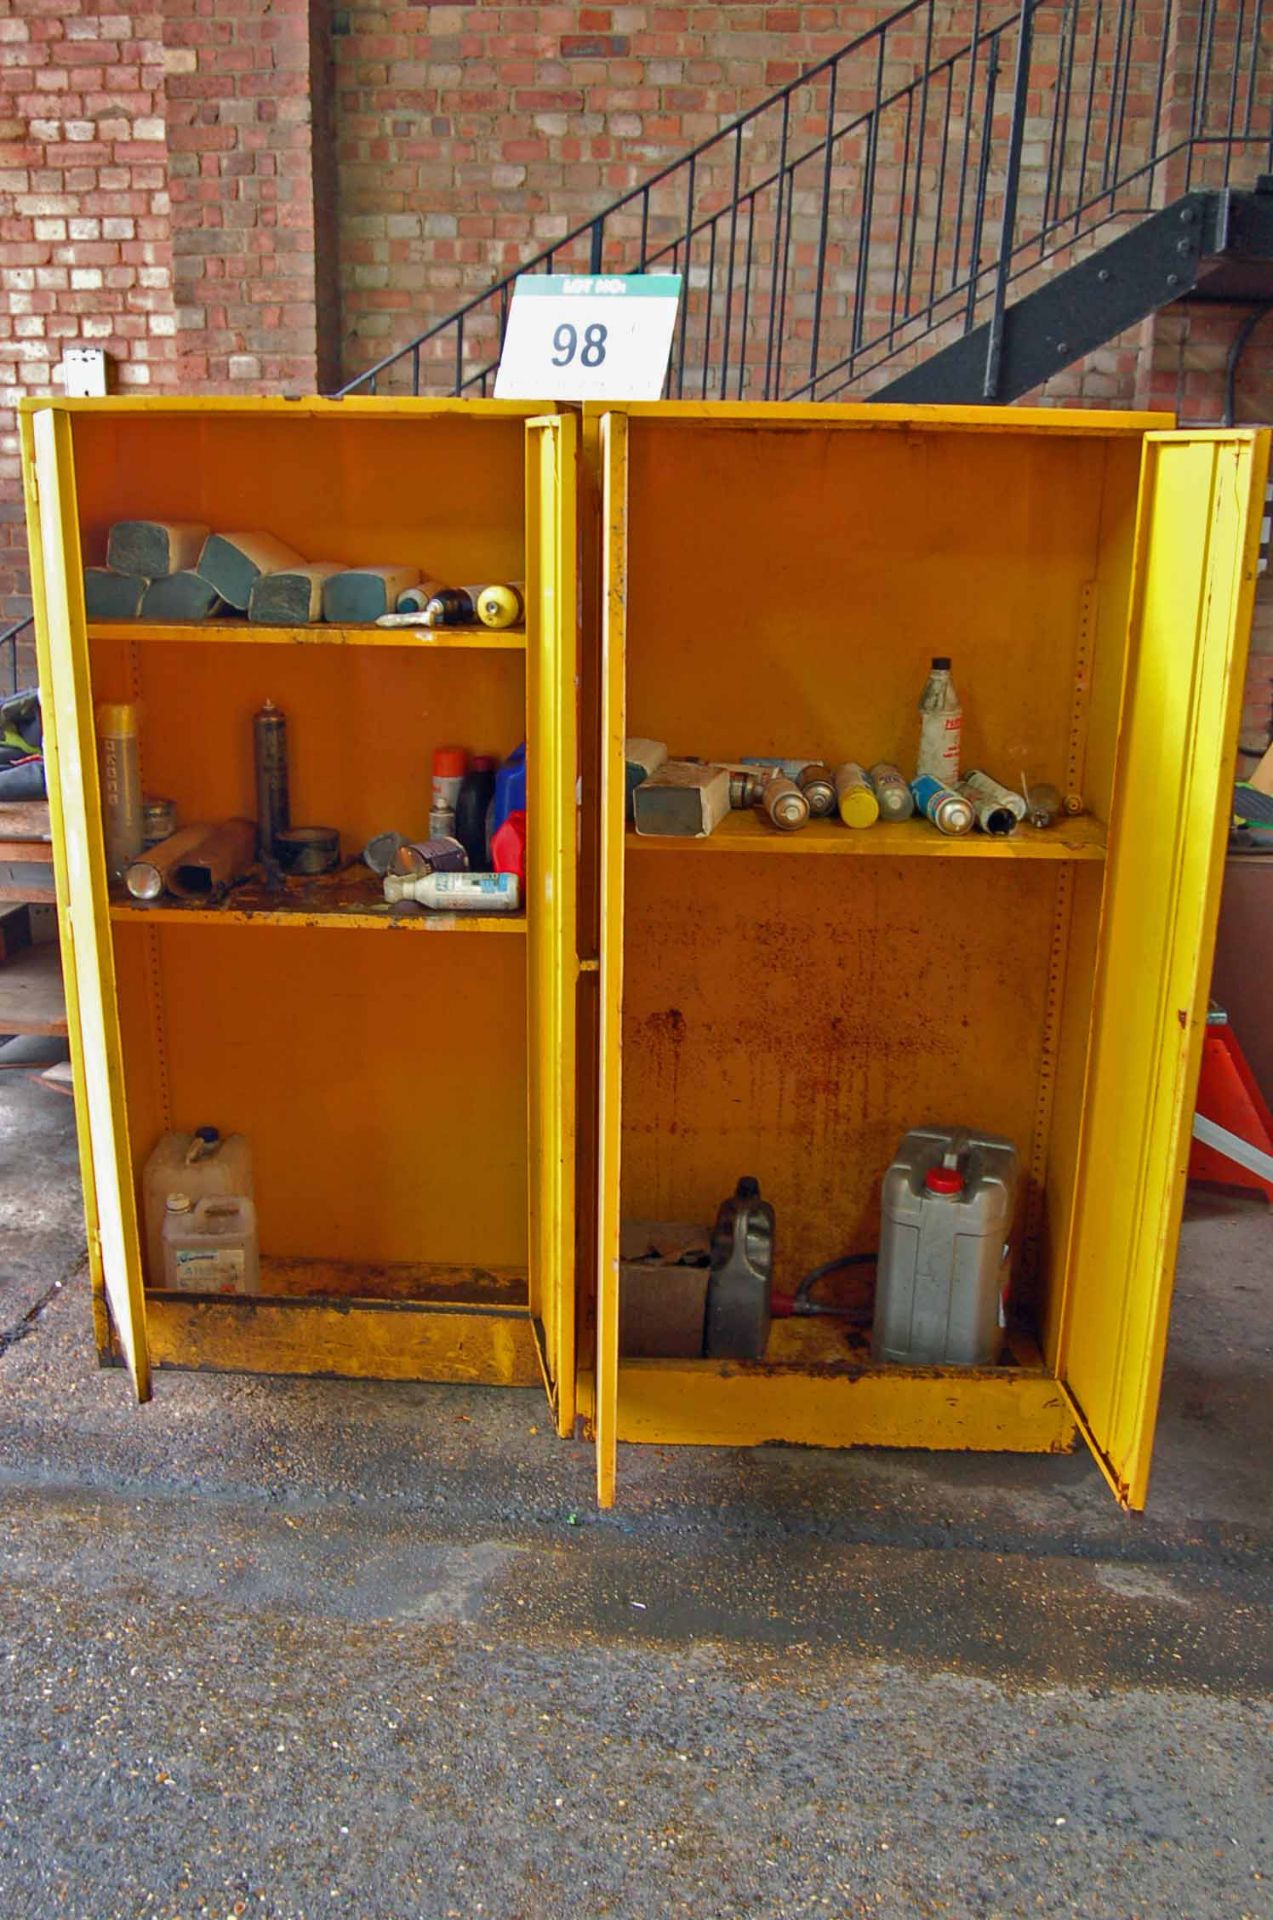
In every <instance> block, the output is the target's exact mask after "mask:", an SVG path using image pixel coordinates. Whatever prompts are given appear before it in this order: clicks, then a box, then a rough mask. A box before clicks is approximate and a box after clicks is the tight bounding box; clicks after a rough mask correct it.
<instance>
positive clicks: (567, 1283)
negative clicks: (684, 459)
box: [526, 414, 579, 1435]
mask: <svg viewBox="0 0 1273 1920" xmlns="http://www.w3.org/2000/svg"><path fill="white" fill-rule="evenodd" d="M576 441H577V428H576V422H575V420H574V417H573V416H572V415H569V414H560V415H553V416H549V417H545V418H543V419H535V420H530V421H528V422H527V428H526V499H527V503H528V514H527V551H526V606H527V654H526V718H527V728H528V733H527V739H528V745H529V750H528V753H527V827H528V840H527V851H526V908H527V938H528V945H529V952H528V955H527V1006H528V1009H529V1033H528V1036H527V1037H528V1047H527V1056H528V1064H529V1074H528V1079H529V1113H528V1116H527V1119H528V1128H529V1141H530V1156H529V1160H530V1164H529V1176H530V1309H531V1319H532V1322H533V1324H534V1328H535V1339H536V1344H537V1346H538V1349H539V1358H540V1364H541V1366H542V1367H543V1371H544V1380H545V1384H546V1386H547V1388H548V1397H549V1400H550V1401H551V1402H552V1407H553V1414H554V1418H555V1421H556V1425H557V1431H558V1432H559V1433H561V1434H563V1435H564V1434H569V1433H570V1431H571V1430H572V1428H573V1426H574V1419H575V1218H574V1216H575V986H576V979H577V976H578V971H579V969H578V962H577V958H576V952H575V868H576V850H577V842H578V831H577V824H576V801H575V785H576V780H577V777H578V766H577V761H578V755H577V751H576V745H577V731H578V728H577V719H576V678H577V676H576V647H577V637H576V632H575V626H576V621H575V542H576V513H575V449H576Z"/></svg>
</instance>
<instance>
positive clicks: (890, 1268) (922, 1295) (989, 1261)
mask: <svg viewBox="0 0 1273 1920" xmlns="http://www.w3.org/2000/svg"><path fill="white" fill-rule="evenodd" d="M1019 1178H1020V1165H1019V1161H1018V1157H1017V1150H1016V1148H1015V1147H1014V1146H1013V1144H1012V1142H1011V1141H1010V1140H1004V1139H1001V1138H1000V1137H999V1136H998V1135H997V1134H992V1133H981V1132H979V1131H978V1130H977V1129H976V1128H974V1127H939V1126H931V1127H915V1128H912V1130H911V1131H910V1132H909V1133H908V1134H907V1135H906V1137H905V1139H904V1140H903V1141H902V1144H901V1146H900V1147H899V1148H898V1150H897V1157H896V1159H895V1160H894V1161H893V1164H892V1166H891V1167H890V1168H889V1169H888V1172H887V1173H886V1174H885V1175H884V1189H883V1195H882V1221H881V1227H880V1259H879V1269H878V1276H877V1280H876V1292H875V1318H874V1330H873V1334H872V1340H871V1353H872V1357H873V1358H874V1359H876V1360H888V1361H894V1362H898V1363H900V1364H902V1365H904V1366H987V1365H989V1364H990V1363H992V1362H993V1361H994V1360H995V1359H996V1357H997V1355H998V1351H999V1346H1000V1342H1001V1339H1002V1334H1001V1328H1002V1325H1003V1320H1002V1299H1003V1292H1004V1288H1005V1286H1006V1284H1007V1280H1008V1263H1009V1238H1010V1235H1011V1231H1012V1219H1013V1213H1014V1210H1015V1207H1016V1199H1017V1185H1018V1181H1019Z"/></svg>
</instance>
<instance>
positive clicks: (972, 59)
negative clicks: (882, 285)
mask: <svg viewBox="0 0 1273 1920" xmlns="http://www.w3.org/2000/svg"><path fill="white" fill-rule="evenodd" d="M980 47H981V0H975V4H974V6H973V10H972V44H971V46H970V47H969V49H968V86H967V88H966V90H965V93H964V149H963V152H962V153H961V154H960V156H959V205H958V208H957V209H956V213H955V246H954V251H953V253H952V254H951V259H950V291H951V292H952V293H953V292H954V290H955V288H956V287H957V286H958V285H959V249H960V247H961V246H962V244H963V237H964V197H965V194H966V193H967V190H968V155H969V153H970V152H971V150H972V102H973V95H974V94H975V93H976V91H977V55H978V52H979V51H980Z"/></svg>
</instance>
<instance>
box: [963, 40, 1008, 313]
mask: <svg viewBox="0 0 1273 1920" xmlns="http://www.w3.org/2000/svg"><path fill="white" fill-rule="evenodd" d="M1000 31H1001V29H996V31H995V32H994V33H992V34H991V36H990V58H989V60H988V62H987V64H986V104H985V109H984V112H983V115H982V121H981V153H980V155H979V157H978V160H977V198H976V201H975V203H974V206H973V217H972V242H971V246H970V248H969V254H968V298H967V302H966V304H965V309H964V332H965V333H971V332H972V328H973V322H974V319H975V318H976V313H977V284H978V282H979V280H980V278H981V234H982V229H983V227H984V225H985V219H986V182H987V180H988V179H989V177H990V143H991V141H992V139H993V137H994V123H995V93H996V91H997V88H998V81H999V32H1000Z"/></svg>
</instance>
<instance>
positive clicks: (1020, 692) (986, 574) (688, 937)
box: [580, 404, 1267, 1505]
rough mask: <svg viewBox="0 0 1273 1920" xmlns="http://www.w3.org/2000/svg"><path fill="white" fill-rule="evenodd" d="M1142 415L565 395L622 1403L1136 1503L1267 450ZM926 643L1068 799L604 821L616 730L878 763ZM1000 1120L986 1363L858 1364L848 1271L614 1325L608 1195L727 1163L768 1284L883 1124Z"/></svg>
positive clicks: (852, 1235) (999, 765) (683, 1423)
mask: <svg viewBox="0 0 1273 1920" xmlns="http://www.w3.org/2000/svg"><path fill="white" fill-rule="evenodd" d="M1165 424H1169V423H1166V422H1163V421H1162V420H1161V419H1159V418H1156V417H1153V416H1144V415H1125V414H1112V413H1081V414H1077V413H1074V414H1065V413H1059V412H1054V411H1028V410H1017V409H1013V410H996V409H985V410H981V409H964V410H944V409H939V408H920V409H913V410H911V409H905V408H895V407H842V408H841V407H788V406H773V407H754V406H747V405H737V406H735V405H721V406H696V405H683V404H666V405H665V404H659V405H653V406H634V407H631V408H627V409H623V410H614V411H611V412H609V413H608V414H606V415H605V416H604V417H601V418H599V419H598V420H597V421H595V422H593V421H590V422H588V423H586V425H587V430H588V431H589V433H590V436H591V439H592V441H594V442H595V444H596V445H597V447H598V449H599V455H598V458H599V464H600V469H601V473H600V479H601V488H602V502H601V513H600V533H601V555H600V565H601V567H602V570H603V589H604V590H603V593H602V598H601V607H602V616H603V625H604V631H603V643H602V647H601V665H600V672H601V682H602V685H601V709H602V716H603V718H602V740H603V765H602V770H601V778H600V815H601V852H600V874H601V888H600V892H601V914H600V919H601V932H600V1024H601V1042H600V1047H599V1069H598V1073H599V1095H598V1101H597V1122H596V1131H597V1147H596V1155H595V1164H596V1178H597V1195H596V1203H595V1204H596V1212H597V1222H598V1226H597V1233H598V1244H597V1248H596V1259H595V1275H596V1303H595V1316H594V1318H595V1326H596V1342H597V1349H596V1355H595V1360H593V1361H592V1363H591V1364H588V1361H587V1360H585V1361H584V1362H583V1363H582V1365H581V1375H580V1409H581V1412H582V1413H583V1414H584V1416H585V1418H586V1420H587V1421H588V1422H589V1423H590V1425H591V1429H592V1431H593V1433H594V1435H595V1439H596V1444H597V1453H598V1467H597V1471H598V1491H599V1497H600V1499H601V1501H602V1502H603V1504H604V1503H607V1502H609V1501H610V1500H612V1499H613V1497H614V1487H615V1443H616V1439H617V1438H623V1439H625V1440H649V1441H661V1442H686V1443H699V1444H704V1443H713V1442H714V1443H726V1444H732V1445H740V1444H756V1443H760V1442H763V1441H767V1440H786V1441H793V1442H798V1443H802V1444H806V1445H832V1446H841V1445H850V1444H861V1443H876V1444H889V1445H900V1446H911V1447H916V1446H918V1447H952V1448H1005V1449H1018V1450H1048V1449H1058V1448H1063V1447H1066V1446H1068V1445H1069V1444H1071V1443H1072V1440H1073V1437H1074V1433H1075V1427H1076V1424H1080V1425H1081V1426H1082V1429H1083V1431H1084V1432H1085V1434H1086V1435H1087V1437H1088V1438H1089V1440H1090V1441H1091V1443H1092V1445H1093V1447H1094V1449H1095V1450H1096V1452H1097V1455H1098V1458H1099V1459H1100V1460H1101V1462H1102V1465H1103V1467H1104V1468H1105V1470H1106V1471H1107V1473H1108V1475H1109V1477H1110V1479H1111V1481H1112V1483H1113V1485H1114V1486H1115V1489H1116V1491H1117V1492H1118V1494H1119V1496H1120V1498H1122V1499H1123V1500H1124V1501H1126V1502H1127V1503H1128V1504H1130V1505H1140V1504H1143V1501H1144V1498H1145V1486H1146V1475H1147V1463H1148V1456H1149V1448H1150V1443H1151V1439H1152V1430H1153V1419H1154V1412H1155V1404H1156V1395H1157V1382H1158V1375H1159V1371H1160V1368H1161V1364H1162V1353H1163V1342H1164V1337H1165V1327H1166V1315H1167V1305H1168V1300H1169V1295H1170V1287H1171V1272H1172V1265H1173V1260H1174V1252H1175V1241H1176V1228H1177V1223H1178V1220H1179V1213H1180V1205H1181V1199H1182V1189H1183V1178H1184V1164H1185V1156H1186V1151H1187V1143H1188V1128H1189V1115H1190V1112H1191V1107H1192V1100H1193V1094H1194V1087H1195V1080H1196V1075H1197V1068H1198V1059H1199V1047H1200V1043H1201V1033H1202V1021H1203V1016H1204V1012H1205V995H1206V985H1207V976H1208V968H1209V961H1210V949H1211V940H1212V934H1213V929H1214V923H1215V916H1216V908H1217V895H1218V887H1219V871H1220V869H1219V859H1220V855H1221V851H1222V845H1223V837H1224V831H1225V822H1226V818H1227V813H1228V804H1227V802H1228V793H1229V789H1230V786H1231V780H1232V771H1233V753H1234V745H1233V743H1234V739H1235V733H1236V717H1237V702H1238V699H1239V691H1238V690H1239V687H1240V684H1241V674H1242V664H1243V652H1244V645H1245V635H1246V631H1247V627H1248V624H1249V617H1250V607H1251V594H1252V589H1253V582H1254V575H1255V567H1256V541H1257V535H1258V526H1259V519H1260V502H1261V499H1262V489H1263V485H1264V477H1265V467H1266V463H1267V445H1266V436H1265V435H1263V434H1261V433H1219V434H1174V433H1170V432H1160V431H1153V429H1156V428H1159V427H1161V426H1163V425H1165ZM935 654H949V655H951V656H952V657H953V660H954V674H955V680H956V683H957V686H958V688H959V691H960V694H961V696H962V699H963V704H964V762H965V765H975V766H978V767H982V768H985V769H987V770H989V771H990V772H991V773H993V774H995V775H997V776H998V777H999V778H1000V779H1001V780H1004V781H1005V782H1007V783H1009V784H1011V785H1014V786H1019V785H1020V783H1021V782H1022V781H1023V780H1024V781H1027V782H1029V781H1033V782H1035V783H1038V782H1041V781H1045V780H1046V781H1050V782H1053V783H1054V784H1056V785H1057V786H1058V787H1059V788H1060V789H1061V791H1062V792H1063V793H1064V794H1066V795H1068V796H1071V797H1072V800H1073V804H1074V806H1075V807H1076V808H1077V807H1078V806H1079V805H1080V804H1081V806H1082V811H1081V812H1076V813H1074V814H1073V815H1072V816H1071V815H1066V816H1065V817H1063V818H1062V819H1061V820H1059V821H1058V822H1057V823H1056V824H1055V825H1054V826H1052V827H1050V828H1047V829H1033V828H1030V827H1028V826H1026V827H1022V828H1021V829H1020V830H1019V831H1018V832H1016V833H1015V834H1013V835H1012V836H1011V837H1010V838H1004V839H996V838H990V837H986V836H982V835H976V836H973V837H970V838H968V839H961V840H953V839H948V838H945V837H944V836H942V835H941V834H939V833H937V832H936V831H935V830H934V829H933V828H932V827H931V826H929V825H928V824H927V823H925V822H923V821H920V820H911V821H907V822H903V823H901V824H893V825H884V824H879V825H876V826H874V827H871V828H869V829H868V830H865V831H860V832H855V831H853V830H851V829H848V828H846V827H844V826H842V825H841V824H840V823H839V822H838V821H834V822H832V821H815V822H813V823H811V824H810V825H809V826H808V827H807V828H806V829H805V830H804V831H802V832H800V833H797V834H791V835H787V834H780V833H776V832H774V831H772V830H771V829H769V828H768V827H767V826H766V825H765V824H764V823H763V821H762V820H761V819H760V818H758V817H757V816H756V815H755V814H752V813H746V814H744V813H734V814H730V815H729V816H727V818H726V819H725V820H724V821H723V822H722V823H721V825H720V826H719V827H717V829H716V830H715V832H714V833H712V834H711V835H710V837H708V838H705V839H698V840H694V839H667V838H663V839H650V838H638V837H637V836H635V835H634V834H633V833H632V832H631V831H629V830H628V829H627V828H626V826H625V817H624V813H625V808H624V788H625V765H624V739H625V736H628V735H632V736H637V737H645V738H654V739H658V740H663V741H666V742H667V743H668V744H669V745H670V747H671V749H672V751H673V752H674V753H676V752H679V753H683V754H693V755H699V756H702V757H704V758H707V759H716V760H737V759H738V758H740V757H742V756H744V755H747V754H752V755H771V756H782V757H787V756H793V755H799V754H803V755H805V756H816V757H818V758H823V759H827V760H830V761H832V762H833V763H834V762H835V761H838V760H846V759H854V760H858V761H860V762H862V763H863V764H867V765H869V764H870V763H872V762H873V761H877V760H888V761H893V762H896V763H897V764H899V765H901V766H902V767H904V768H906V769H907V770H908V771H909V770H910V769H911V768H913V765H914V759H915V752H916V741H917V734H918V716H917V713H916V704H917V701H918V697H919V694H920V690H921V688H922V685H923V681H924V678H925V674H926V671H927V668H928V664H929V660H930V657H931V656H932V655H935ZM956 1121H958V1122H963V1123H966V1124H971V1125H974V1126H977V1127H980V1128H982V1129H985V1130H988V1131H991V1132H995V1133H999V1134H1004V1135H1007V1136H1008V1137H1009V1138H1011V1139H1012V1140H1014V1141H1015V1142H1016V1143H1017V1145H1018V1148H1019V1150H1020V1154H1021V1158H1022V1163H1023V1170H1024V1183H1023V1184H1024V1195H1023V1200H1022V1205H1021V1212H1020V1218H1019V1220H1018V1222H1017V1223H1016V1228H1015V1232H1014V1259H1013V1283H1012V1292H1011V1299H1010V1312H1009V1318H1008V1324H1007V1328H1006V1330H1005V1337H1004V1342H1003V1347H1002V1351H1001V1355H1000V1358H999V1362H998V1364H995V1365H992V1366H985V1367H959V1368H956V1367H903V1366H888V1365H876V1364H873V1363H872V1360H871V1356H870V1350H869V1334H868V1329H867V1326H866V1325H865V1324H864V1323H865V1322H867V1321H868V1320H869V1304H870V1298H869V1291H863V1290H862V1289H861V1287H860V1283H858V1282H855V1275H857V1274H860V1272H861V1269H860V1268H859V1269H848V1270H846V1271H845V1272H844V1273H841V1274H840V1275H838V1276H833V1277H832V1278H831V1280H830V1281H829V1282H828V1283H827V1284H828V1287H829V1298H830V1301H831V1304H833V1305H838V1306H839V1307H840V1309H841V1314H842V1317H840V1318H836V1317H821V1318H790V1319H785V1320H778V1321H775V1323H774V1327H773V1330H772V1333H771V1336H770V1340H769V1345H768V1349H767V1352H766V1356H765V1358H764V1360H762V1361H755V1362H747V1361H738V1360H730V1361H721V1360H710V1359H701V1358H691V1357H686V1358H684V1359H649V1358H630V1357H627V1356H624V1355H622V1354H621V1353H620V1351H619V1327H620V1315H619V1232H620V1222H621V1221H622V1220H624V1219H638V1220H691V1221H699V1222H701V1223H703V1224H705V1225H706V1224H710V1222H711V1220H712V1218H713V1216H714V1213H715V1209H716V1207H717V1205H718V1203H719V1202H720V1200H721V1199H722V1198H723V1197H724V1196H725V1195H726V1194H728V1193H729V1192H731V1191H732V1189H733V1187H734V1184H735V1181H736V1180H737V1178H738V1177H739V1175H741V1174H745V1173H746V1174H753V1175H756V1176H757V1177H758V1178H759V1180H760V1183H761V1188H762V1191H763V1192H764V1193H765V1195H766V1196H767V1197H768V1198H769V1199H771V1200H772V1201H773V1202H774V1203H775V1206H776V1210H777V1238H776V1249H777V1251H776V1283H777V1288H778V1290H779V1291H781V1292H783V1293H786V1294H790V1293H792V1292H794V1290H795V1288H796V1286H797V1284H798V1282H799V1281H800V1279H801V1278H802V1276H804V1275H806V1274H808V1273H809V1272H810V1271H811V1270H813V1269H815V1268H819V1267H821V1266H823V1264H824V1263H827V1262H830V1261H834V1260H836V1259H837V1258H838V1257H839V1256H841V1255H847V1254H857V1255H863V1256H865V1255H869V1254H870V1252H871V1251H872V1250H873V1249H874V1248H875V1247H877V1246H878V1235H879V1226H880V1211H879V1192H880V1183H881V1178H882V1175H883V1173H884V1170H885V1168H886V1167H887V1165H888V1163H889V1161H890V1160H891V1158H892V1156H893V1153H894V1151H895V1149H896V1147H897V1144H898V1141H899V1140H900V1138H901V1136H902V1134H903V1133H904V1132H905V1131H906V1130H907V1129H908V1128H909V1127H912V1126H915V1125H919V1124H922V1123H926V1122H929V1123H931V1122H956Z"/></svg>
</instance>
